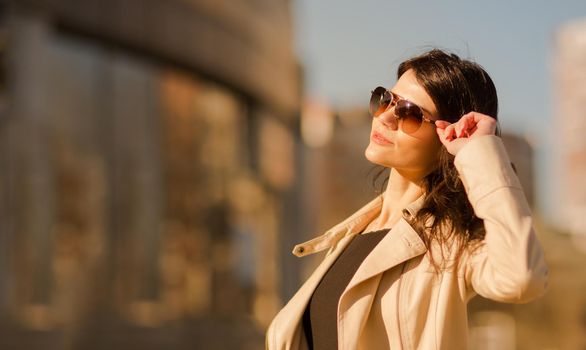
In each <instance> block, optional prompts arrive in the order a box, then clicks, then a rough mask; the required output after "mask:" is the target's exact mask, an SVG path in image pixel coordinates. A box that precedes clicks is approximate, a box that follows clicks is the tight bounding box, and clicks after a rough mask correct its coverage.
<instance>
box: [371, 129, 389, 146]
mask: <svg viewBox="0 0 586 350" xmlns="http://www.w3.org/2000/svg"><path fill="white" fill-rule="evenodd" d="M370 139H371V140H372V141H373V142H374V143H377V144H379V145H383V146H385V145H392V144H393V143H392V142H391V141H389V140H387V139H386V138H384V137H383V135H381V134H379V133H378V132H376V131H375V132H373V133H372V136H371V137H370Z"/></svg>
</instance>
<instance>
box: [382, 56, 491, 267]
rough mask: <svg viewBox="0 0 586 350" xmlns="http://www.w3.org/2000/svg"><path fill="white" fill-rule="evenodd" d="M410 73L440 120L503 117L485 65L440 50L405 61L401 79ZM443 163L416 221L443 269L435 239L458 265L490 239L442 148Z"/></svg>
mask: <svg viewBox="0 0 586 350" xmlns="http://www.w3.org/2000/svg"><path fill="white" fill-rule="evenodd" d="M410 69H411V70H413V71H414V73H415V76H416V78H417V80H418V82H419V83H420V84H421V86H422V87H423V88H424V89H425V90H426V91H427V93H428V94H429V96H430V97H431V99H432V100H433V102H434V104H435V106H436V109H437V111H438V113H439V116H440V119H442V120H446V121H448V122H451V123H453V122H456V121H457V120H459V119H460V117H461V116H463V115H464V114H466V113H468V112H471V111H476V112H480V113H483V114H486V115H489V116H491V117H493V118H495V119H497V114H498V99H497V93H496V89H495V86H494V83H493V82H492V79H491V78H490V77H489V76H488V73H486V71H485V70H484V69H483V68H482V67H481V66H480V65H478V64H476V63H474V62H471V61H468V60H464V59H461V58H460V57H458V56H457V55H455V54H450V53H446V52H444V51H441V50H438V49H434V50H431V51H428V52H426V53H423V54H421V55H419V56H416V57H413V58H410V59H408V60H406V61H404V62H403V63H401V64H400V65H399V67H398V69H397V78H400V77H401V76H402V75H403V73H405V72H406V71H408V70H410ZM498 134H500V132H499V131H498V130H497V135H498ZM438 159H439V164H438V167H437V168H436V170H434V171H433V172H432V173H430V174H429V175H427V176H426V177H425V178H424V180H423V181H424V189H425V201H424V203H423V206H422V208H421V209H420V210H419V212H418V213H417V215H416V216H415V217H414V218H413V219H412V222H411V224H412V225H413V226H414V228H415V229H416V230H417V231H418V232H419V233H420V235H421V237H422V239H423V241H424V242H425V245H426V246H427V248H428V250H429V252H430V257H431V261H432V264H433V266H434V267H435V268H436V269H438V268H442V267H444V265H441V266H440V265H439V264H438V261H436V260H435V259H434V255H433V254H431V251H432V243H433V242H434V241H435V242H437V243H439V244H438V245H435V246H438V247H440V250H441V253H442V256H444V257H445V254H444V253H445V252H444V250H445V249H450V248H452V247H454V248H455V249H457V252H456V255H455V256H456V261H458V259H459V258H460V256H461V255H462V253H463V252H464V249H466V247H467V246H469V245H470V244H473V243H474V242H479V241H480V240H481V239H483V238H484V235H485V230H484V225H483V222H482V220H481V219H479V218H478V217H477V216H476V215H475V214H474V209H473V208H472V205H471V204H470V202H469V201H468V197H467V195H466V192H465V190H464V185H463V184H462V181H461V180H460V177H459V175H458V172H457V170H456V168H455V166H454V156H453V155H451V154H450V153H448V151H447V150H446V148H445V147H442V148H441V149H440V154H439V157H438ZM379 174H380V172H379ZM375 181H376V179H375ZM430 223H431V224H430ZM452 242H454V243H456V245H455V246H453V245H452V244H451V243H452Z"/></svg>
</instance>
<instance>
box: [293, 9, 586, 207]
mask: <svg viewBox="0 0 586 350" xmlns="http://www.w3.org/2000/svg"><path fill="white" fill-rule="evenodd" d="M293 5H294V16H295V34H296V41H295V45H296V51H297V54H298V56H299V59H300V60H301V62H302V64H303V65H304V69H305V73H306V76H305V79H306V86H305V91H306V93H307V94H308V95H310V96H312V97H316V98H319V99H322V100H324V101H327V102H329V103H331V104H332V105H333V106H334V107H337V108H344V107H352V106H357V105H361V104H362V105H364V104H366V101H367V100H368V97H369V93H370V90H371V89H372V87H374V86H377V85H386V86H390V85H392V84H393V83H394V73H395V69H396V67H397V64H398V63H399V62H401V61H402V60H404V59H406V58H408V57H410V56H412V55H414V54H416V53H419V52H421V51H423V50H424V49H426V48H429V47H432V46H433V47H440V48H444V49H447V50H449V51H452V52H454V53H456V54H458V55H460V56H461V57H464V58H470V59H472V60H474V61H476V62H478V63H479V64H481V65H482V66H483V67H484V68H485V69H486V70H487V71H488V72H489V74H490V75H491V77H492V78H493V80H494V82H495V84H496V86H497V91H498V94H499V103H500V110H499V117H500V119H501V122H500V123H501V126H502V127H503V129H504V130H509V131H513V132H515V133H518V134H522V135H526V136H528V137H529V138H530V139H531V140H532V141H533V142H534V144H535V147H536V152H537V165H536V170H537V185H538V191H537V194H538V201H539V202H541V203H539V206H540V207H541V208H542V209H543V210H545V211H549V209H550V208H548V204H547V203H545V202H548V201H547V198H548V195H547V193H548V191H550V190H551V189H548V188H547V182H546V177H548V176H549V174H548V173H547V169H548V164H549V163H550V158H551V154H550V153H549V152H548V151H547V150H548V148H549V145H550V140H549V139H548V138H551V136H548V134H547V133H546V130H551V127H552V126H553V124H552V114H553V113H552V105H553V101H552V76H551V75H552V64H553V59H554V57H555V53H554V52H555V35H556V30H557V28H559V26H560V25H562V24H563V23H565V22H567V21H571V20H579V19H584V20H586V0H572V1H559V2H553V1H541V0H538V1H512V0H509V1H504V0H492V1H476V2H475V1H464V0H447V1H439V0H436V1H417V0H411V1H403V0H402V1H377V0H362V1H356V0H335V1H334V0H294V2H293Z"/></svg>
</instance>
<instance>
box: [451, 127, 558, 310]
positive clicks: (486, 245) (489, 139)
mask: <svg viewBox="0 0 586 350" xmlns="http://www.w3.org/2000/svg"><path fill="white" fill-rule="evenodd" d="M454 164H455V166H456V169H457V170H458V172H459V175H460V178H461V180H462V182H463V184H464V187H465V189H466V193H467V195H468V199H469V200H470V203H471V204H472V207H473V208H474V212H475V213H476V216H478V217H479V218H480V219H482V220H483V221H484V227H485V229H486V236H485V238H484V240H483V241H482V242H481V244H480V245H479V246H478V247H476V248H471V249H470V250H468V251H467V252H466V253H465V254H464V256H463V259H462V263H463V264H462V267H463V269H464V276H465V279H466V285H467V286H468V288H472V289H473V290H474V292H476V293H478V294H480V295H481V296H483V297H485V298H489V299H493V300H496V301H500V302H512V303H524V302H529V301H531V300H533V299H535V298H538V297H539V296H541V295H542V294H543V293H544V292H545V290H546V288H547V277H548V268H547V265H546V263H545V260H544V254H543V250H542V248H541V244H540V243H539V240H538V239H537V236H536V235H535V231H534V228H533V218H532V216H531V210H530V208H529V205H528V203H527V200H526V199H525V195H524V193H523V190H522V188H521V184H520V182H519V179H518V178H517V175H516V174H515V172H514V171H513V169H512V166H511V163H510V160H509V157H508V155H507V153H506V151H505V148H504V146H503V143H502V140H501V139H500V138H499V137H497V136H494V135H486V136H481V137H478V138H475V139H472V140H470V142H469V143H468V144H467V145H466V146H465V147H463V148H462V149H461V150H460V152H458V154H457V155H456V158H455V161H454Z"/></svg>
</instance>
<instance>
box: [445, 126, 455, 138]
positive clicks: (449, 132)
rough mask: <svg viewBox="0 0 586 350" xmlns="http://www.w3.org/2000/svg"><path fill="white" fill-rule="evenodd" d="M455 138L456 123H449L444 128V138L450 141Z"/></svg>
mask: <svg viewBox="0 0 586 350" xmlns="http://www.w3.org/2000/svg"><path fill="white" fill-rule="evenodd" d="M455 138H456V125H455V124H450V125H448V126H447V127H446V128H445V133H444V139H446V140H448V141H452V140H453V139H455Z"/></svg>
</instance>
